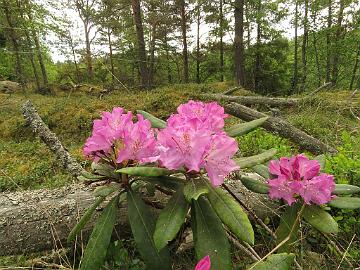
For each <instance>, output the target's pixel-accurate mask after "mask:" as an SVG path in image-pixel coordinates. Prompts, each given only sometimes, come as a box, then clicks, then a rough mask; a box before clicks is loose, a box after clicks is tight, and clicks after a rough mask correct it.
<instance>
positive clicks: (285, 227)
mask: <svg viewBox="0 0 360 270" xmlns="http://www.w3.org/2000/svg"><path fill="white" fill-rule="evenodd" d="M300 208H301V205H299V204H298V203H296V204H294V205H292V206H287V207H286V209H285V211H284V213H283V214H282V215H281V217H280V225H279V227H278V228H277V229H276V231H275V234H276V237H277V238H276V244H277V245H278V244H280V243H281V242H282V241H283V240H284V239H285V238H286V237H288V236H289V235H290V239H289V240H288V241H286V242H285V243H284V244H283V245H282V246H281V247H279V249H278V252H289V251H291V250H292V249H293V248H294V243H295V242H296V241H297V233H298V231H299V228H300V218H301V217H299V218H298V215H299V211H300ZM293 227H294V229H293V231H291V229H292V228H293ZM290 233H291V234H290Z"/></svg>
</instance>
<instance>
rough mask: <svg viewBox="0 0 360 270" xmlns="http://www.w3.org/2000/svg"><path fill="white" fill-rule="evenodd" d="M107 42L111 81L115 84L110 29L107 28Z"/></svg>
mask: <svg viewBox="0 0 360 270" xmlns="http://www.w3.org/2000/svg"><path fill="white" fill-rule="evenodd" d="M107 34H108V44H109V57H110V68H111V82H112V84H113V85H114V84H115V66H114V56H113V48H112V42H111V30H110V28H108V31H107Z"/></svg>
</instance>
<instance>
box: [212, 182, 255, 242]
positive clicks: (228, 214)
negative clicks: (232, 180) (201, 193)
mask: <svg viewBox="0 0 360 270" xmlns="http://www.w3.org/2000/svg"><path fill="white" fill-rule="evenodd" d="M205 181H206V180H205ZM208 187H209V193H208V194H207V198H208V199H209V202H210V204H211V206H212V208H213V209H214V210H215V212H216V214H217V215H218V217H219V218H220V219H221V221H222V222H223V223H224V224H225V225H226V226H227V227H228V228H229V229H230V231H232V232H233V233H234V234H235V235H236V236H237V237H238V238H239V239H241V240H243V241H245V242H247V243H249V244H251V245H253V244H254V230H253V228H252V226H251V223H250V221H249V218H248V216H247V215H246V213H245V212H244V211H243V209H242V208H241V206H240V205H239V203H238V202H236V201H235V200H234V199H233V198H232V197H230V196H229V195H228V194H227V193H226V192H225V191H223V190H222V189H221V188H213V187H212V186H211V185H210V184H209V185H208Z"/></svg>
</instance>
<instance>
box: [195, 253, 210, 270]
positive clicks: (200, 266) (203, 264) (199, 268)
mask: <svg viewBox="0 0 360 270" xmlns="http://www.w3.org/2000/svg"><path fill="white" fill-rule="evenodd" d="M210 268H211V261H210V256H209V255H207V256H205V257H204V258H202V259H201V260H200V261H199V262H198V263H197V264H196V266H195V269H194V270H210Z"/></svg>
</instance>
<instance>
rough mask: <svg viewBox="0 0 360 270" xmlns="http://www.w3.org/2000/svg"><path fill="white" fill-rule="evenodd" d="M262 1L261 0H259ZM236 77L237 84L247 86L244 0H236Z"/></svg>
mask: <svg viewBox="0 0 360 270" xmlns="http://www.w3.org/2000/svg"><path fill="white" fill-rule="evenodd" d="M259 1H260V0H259ZM234 8H235V9H234V17H235V39H234V49H235V58H234V59H235V77H236V84H237V85H240V86H243V87H244V86H245V66H244V65H245V56H244V0H235V3H234Z"/></svg>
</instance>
